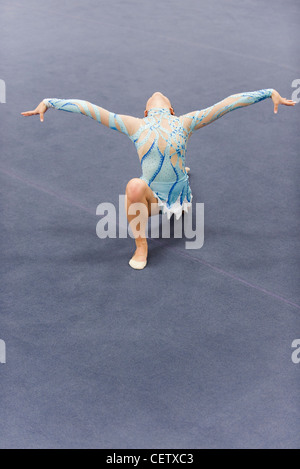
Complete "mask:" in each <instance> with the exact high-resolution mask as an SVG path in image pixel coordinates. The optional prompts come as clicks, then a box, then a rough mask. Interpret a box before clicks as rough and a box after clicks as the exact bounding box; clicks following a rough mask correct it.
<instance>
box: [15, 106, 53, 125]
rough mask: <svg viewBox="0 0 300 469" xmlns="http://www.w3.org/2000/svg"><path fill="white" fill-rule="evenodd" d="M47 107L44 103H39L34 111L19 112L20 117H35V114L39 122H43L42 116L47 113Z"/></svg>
mask: <svg viewBox="0 0 300 469" xmlns="http://www.w3.org/2000/svg"><path fill="white" fill-rule="evenodd" d="M47 109H48V108H47V106H46V104H45V103H43V101H42V102H40V104H39V105H38V106H37V107H36V108H35V109H34V111H27V112H21V114H22V116H25V117H27V116H36V115H37V114H39V115H40V121H41V122H44V114H45V112H46V111H47Z"/></svg>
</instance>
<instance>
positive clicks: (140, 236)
mask: <svg viewBox="0 0 300 469" xmlns="http://www.w3.org/2000/svg"><path fill="white" fill-rule="evenodd" d="M266 98H272V100H273V103H274V112H275V114H276V113H277V111H278V105H279V104H283V105H285V106H294V105H295V102H294V101H292V100H289V99H285V98H282V97H281V96H280V94H279V93H278V92H277V91H276V90H274V89H264V90H259V91H253V92H244V93H239V94H234V95H232V96H229V97H228V98H226V99H224V100H222V101H220V102H218V103H217V104H214V105H213V106H211V107H208V108H206V109H203V110H201V111H194V112H190V113H188V114H184V115H182V116H180V117H176V116H175V113H174V110H173V108H172V106H171V103H170V101H169V99H168V98H167V97H166V96H164V95H163V94H162V93H160V92H155V93H154V94H153V95H152V96H151V97H150V98H149V99H148V101H147V103H146V110H145V111H144V118H142V119H140V118H137V117H132V116H127V115H119V114H114V113H112V112H109V111H107V110H106V109H103V108H102V107H99V106H96V105H95V104H91V103H89V102H88V101H82V100H79V99H44V100H43V101H42V102H41V103H40V104H39V105H38V106H37V108H36V109H35V110H33V111H27V112H22V115H23V116H33V115H40V121H41V122H43V121H44V114H45V112H46V111H47V109H49V108H50V107H51V108H54V109H58V110H62V111H68V112H76V113H80V114H83V115H85V116H89V117H92V118H93V119H95V120H96V121H97V122H99V123H101V124H104V125H105V126H106V127H109V128H111V129H114V130H118V131H119V132H122V133H123V134H125V135H127V136H128V137H129V138H130V140H131V141H132V142H133V143H134V145H135V147H136V150H137V153H138V156H139V159H140V162H141V166H142V176H141V177H140V178H134V179H131V180H130V181H129V182H128V184H127V187H126V210H127V218H128V222H129V224H130V226H131V228H132V231H133V234H134V237H135V244H136V250H135V253H134V255H133V257H132V258H131V259H130V261H129V265H130V266H131V267H132V268H133V269H143V268H144V267H146V265H147V256H148V244H147V239H146V236H145V230H146V224H147V222H148V217H149V216H151V215H154V214H157V213H159V211H162V212H163V213H166V214H167V215H168V217H170V216H171V215H173V214H174V215H175V216H176V218H177V219H178V218H179V217H180V216H181V214H182V212H183V211H187V210H188V209H189V207H190V206H191V200H192V193H191V189H190V185H189V177H188V168H186V167H185V154H186V146H187V141H188V139H189V137H190V136H191V134H192V133H193V132H194V131H195V130H197V129H200V128H201V127H204V126H206V125H208V124H211V123H212V122H214V121H215V120H217V119H219V118H220V117H222V116H224V115H225V114H227V113H228V112H230V111H233V110H234V109H239V108H241V107H245V106H249V105H250V104H254V103H257V102H259V101H262V100H264V99H266ZM136 204H139V205H136ZM137 207H138V212H139V215H138V220H139V223H135V222H134V220H135V219H136V217H137V209H136V208H137Z"/></svg>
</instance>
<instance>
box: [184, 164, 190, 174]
mask: <svg viewBox="0 0 300 469" xmlns="http://www.w3.org/2000/svg"><path fill="white" fill-rule="evenodd" d="M185 170H186V173H187V174H189V172H190V170H191V168H189V167H188V166H186V167H185Z"/></svg>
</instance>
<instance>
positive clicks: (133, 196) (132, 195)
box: [126, 178, 147, 202]
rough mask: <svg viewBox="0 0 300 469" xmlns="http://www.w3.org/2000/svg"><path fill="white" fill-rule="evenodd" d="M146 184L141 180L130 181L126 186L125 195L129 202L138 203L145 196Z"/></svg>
mask: <svg viewBox="0 0 300 469" xmlns="http://www.w3.org/2000/svg"><path fill="white" fill-rule="evenodd" d="M146 187H147V184H146V183H145V181H143V180H142V179H138V178H134V179H131V180H130V181H129V182H128V184H127V186H126V195H127V197H128V199H129V200H130V201H131V202H139V201H140V200H142V199H143V198H144V196H145V191H146Z"/></svg>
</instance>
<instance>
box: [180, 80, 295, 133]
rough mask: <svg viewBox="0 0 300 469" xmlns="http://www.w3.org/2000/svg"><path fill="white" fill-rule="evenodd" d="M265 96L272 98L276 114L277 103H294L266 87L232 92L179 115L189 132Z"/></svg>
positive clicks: (292, 104) (290, 104)
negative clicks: (208, 104) (215, 101)
mask: <svg viewBox="0 0 300 469" xmlns="http://www.w3.org/2000/svg"><path fill="white" fill-rule="evenodd" d="M266 98H272V100H273V103H274V112H275V114H277V111H278V105H279V104H284V105H286V106H294V105H295V102H294V101H292V100H288V99H285V98H282V97H281V96H280V94H279V93H278V92H277V91H276V90H273V89H266V90H259V91H251V92H245V93H239V94H234V95H232V96H229V97H228V98H226V99H223V101H220V102H219V103H216V104H214V105H213V106H211V107H208V108H206V109H203V110H201V111H194V112H191V113H189V114H185V115H183V116H181V119H182V120H183V124H184V127H185V128H186V129H187V130H188V131H189V132H190V133H191V132H193V131H194V130H197V129H200V128H201V127H204V126H205V125H208V124H211V123H212V122H214V121H215V120H217V119H219V118H220V117H222V116H224V115H225V114H227V113H228V112H230V111H233V110H235V109H239V108H241V107H244V106H249V105H250V104H254V103H258V102H259V101H262V100H264V99H266Z"/></svg>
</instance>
